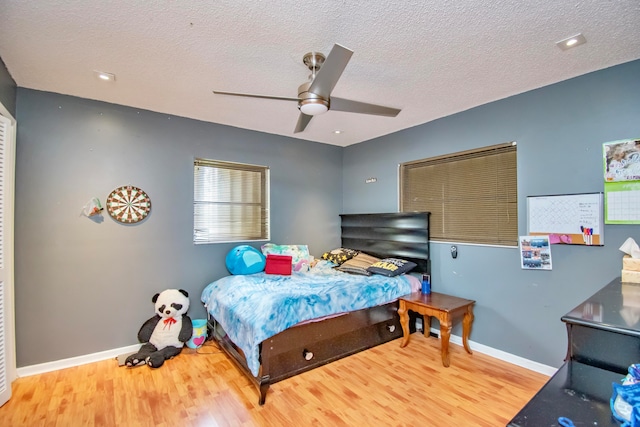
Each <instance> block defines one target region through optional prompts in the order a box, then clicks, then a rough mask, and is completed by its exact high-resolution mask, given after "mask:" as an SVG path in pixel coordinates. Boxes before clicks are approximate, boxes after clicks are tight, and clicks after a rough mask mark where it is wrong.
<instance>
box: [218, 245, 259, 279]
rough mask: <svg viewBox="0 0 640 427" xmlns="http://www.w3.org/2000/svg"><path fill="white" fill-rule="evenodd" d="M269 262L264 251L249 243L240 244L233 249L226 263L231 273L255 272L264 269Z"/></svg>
mask: <svg viewBox="0 0 640 427" xmlns="http://www.w3.org/2000/svg"><path fill="white" fill-rule="evenodd" d="M266 262H267V260H266V258H265V257H264V255H262V252H260V251H259V250H257V249H256V248H254V247H252V246H249V245H240V246H236V247H235V248H233V249H231V250H230V251H229V253H228V254H227V257H226V259H225V263H226V264H227V270H229V273H231V274H254V273H259V272H261V271H263V270H264V266H265V263H266Z"/></svg>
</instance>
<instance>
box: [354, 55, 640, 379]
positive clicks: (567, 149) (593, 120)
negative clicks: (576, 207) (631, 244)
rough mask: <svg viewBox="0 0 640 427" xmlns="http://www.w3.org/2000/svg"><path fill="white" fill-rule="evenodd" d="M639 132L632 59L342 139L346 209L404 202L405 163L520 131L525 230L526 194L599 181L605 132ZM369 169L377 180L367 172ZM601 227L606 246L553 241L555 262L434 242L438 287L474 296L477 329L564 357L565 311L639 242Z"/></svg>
mask: <svg viewBox="0 0 640 427" xmlns="http://www.w3.org/2000/svg"><path fill="white" fill-rule="evenodd" d="M433 102H438V100H437V99H434V100H433ZM638 137H640V61H634V62H630V63H627V64H623V65H619V66H616V67H613V68H609V69H605V70H602V71H598V72H595V73H591V74H587V75H584V76H581V77H578V78H574V79H571V80H567V81H564V82H561V83H558V84H554V85H551V86H547V87H544V88H541V89H538V90H534V91H531V92H527V93H524V94H520V95H517V96H513V97H510V98H507V99H504V100H500V101H497V102H493V103H490V104H487V105H483V106H480V107H477V108H473V109H471V110H468V111H465V112H462V113H459V114H455V115H452V116H449V117H445V118H443V119H439V120H436V121H433V122H430V123H427V124H424V125H421V126H417V127H414V128H411V129H407V130H404V131H401V132H397V133H394V134H392V135H388V136H385V137H381V138H378V139H375V140H371V141H367V142H363V143H360V144H356V145H353V146H350V147H347V148H346V149H345V150H344V155H343V206H344V211H345V213H355V212H386V211H395V210H397V209H398V178H397V176H398V164H399V163H402V162H406V161H410V160H417V159H423V158H428V157H432V156H437V155H442V154H448V153H454V152H458V151H463V150H467V149H471V148H477V147H483V146H488V145H493V144H498V143H502V142H508V141H517V143H518V210H519V215H518V217H519V227H518V228H519V233H520V235H525V234H526V233H527V221H526V197H527V196H530V195H545V194H571V193H589V192H599V191H603V178H602V143H603V142H608V141H614V140H618V139H625V138H638ZM369 177H376V178H377V179H378V180H377V182H376V183H374V184H365V182H364V180H365V179H366V178H369ZM469 220H470V221H473V218H469ZM604 233H605V246H604V247H580V246H561V245H555V246H553V247H552V251H551V252H552V259H553V270H552V271H524V270H522V269H521V268H520V264H519V263H520V258H519V252H518V250H517V249H516V248H503V247H502V248H499V247H487V246H472V245H458V253H459V255H458V258H457V259H455V260H454V259H452V258H451V256H450V251H449V247H450V244H442V243H432V245H431V246H432V255H433V257H432V275H433V278H432V280H433V289H434V290H435V291H439V292H444V293H449V294H453V295H458V296H461V297H465V298H470V299H475V300H476V301H477V304H476V307H475V315H476V318H475V322H474V325H473V331H472V335H471V339H472V340H473V341H475V342H478V343H481V344H484V345H487V346H490V347H493V348H496V349H499V350H503V351H505V352H508V353H511V354H515V355H518V356H521V357H524V358H527V359H530V360H533V361H537V362H539V363H543V364H546V365H550V366H555V367H558V366H560V365H561V364H562V361H563V359H564V356H565V354H566V349H567V347H566V346H567V341H566V331H565V327H564V324H563V323H562V322H561V321H560V317H561V316H562V315H564V314H566V313H567V312H568V311H570V310H571V309H572V308H574V307H575V306H576V305H578V304H579V303H580V302H582V301H583V300H584V299H586V298H587V297H589V296H590V295H591V294H593V293H594V292H595V291H597V290H598V289H600V288H601V287H602V286H604V285H605V284H607V283H608V282H609V281H610V280H612V279H614V278H615V277H617V276H619V275H620V270H621V267H622V260H621V258H622V253H621V252H620V251H619V250H618V248H619V247H620V245H621V244H622V243H623V241H624V240H625V239H626V238H627V237H630V236H631V237H634V238H635V239H636V240H637V241H638V242H639V243H640V227H638V226H630V225H627V226H625V225H607V226H605V230H604ZM454 333H457V334H458V335H460V333H461V331H460V327H459V326H458V327H457V328H455V329H454ZM612 351H614V350H613V349H612Z"/></svg>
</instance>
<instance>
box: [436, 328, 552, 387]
mask: <svg viewBox="0 0 640 427" xmlns="http://www.w3.org/2000/svg"><path fill="white" fill-rule="evenodd" d="M431 332H432V333H434V334H436V335H437V336H440V330H439V329H437V328H431ZM449 343H451V344H457V345H460V346H461V345H462V337H460V336H457V335H451V338H450V339H449ZM469 347H471V350H473V351H477V352H478V353H482V354H486V355H487V356H491V357H493V358H496V359H499V360H502V361H505V362H507V363H511V364H512V365H516V366H520V367H522V368H525V369H529V370H530V371H534V372H538V373H540V374H543V375H547V376H549V377H550V376H552V375H553V374H555V373H556V371H557V370H558V368H554V367H552V366H548V365H543V364H542V363H538V362H534V361H533V360H529V359H525V358H524V357H520V356H516V355H515V354H511V353H507V352H506V351H502V350H498V349H495V348H492V347H489V346H486V345H484V344H479V343H477V342H473V341H471V340H469Z"/></svg>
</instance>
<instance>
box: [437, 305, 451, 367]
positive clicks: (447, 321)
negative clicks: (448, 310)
mask: <svg viewBox="0 0 640 427" xmlns="http://www.w3.org/2000/svg"><path fill="white" fill-rule="evenodd" d="M449 338H451V317H450V316H449V315H448V314H446V315H444V316H441V318H440V346H441V352H442V365H444V367H446V368H448V367H449Z"/></svg>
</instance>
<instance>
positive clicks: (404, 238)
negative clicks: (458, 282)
mask: <svg viewBox="0 0 640 427" xmlns="http://www.w3.org/2000/svg"><path fill="white" fill-rule="evenodd" d="M340 218H341V219H342V246H343V247H345V248H351V249H357V250H360V251H363V252H366V253H368V254H371V255H374V256H377V257H398V258H403V259H407V260H410V261H413V262H415V263H416V264H418V267H417V269H416V270H417V271H419V272H422V273H430V270H431V269H430V264H431V263H430V258H429V255H430V254H429V212H391V213H375V214H343V215H340Z"/></svg>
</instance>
